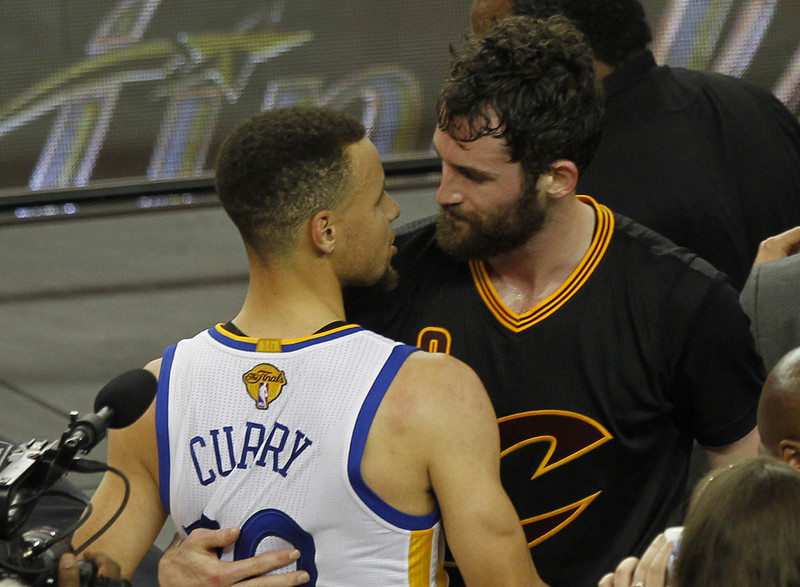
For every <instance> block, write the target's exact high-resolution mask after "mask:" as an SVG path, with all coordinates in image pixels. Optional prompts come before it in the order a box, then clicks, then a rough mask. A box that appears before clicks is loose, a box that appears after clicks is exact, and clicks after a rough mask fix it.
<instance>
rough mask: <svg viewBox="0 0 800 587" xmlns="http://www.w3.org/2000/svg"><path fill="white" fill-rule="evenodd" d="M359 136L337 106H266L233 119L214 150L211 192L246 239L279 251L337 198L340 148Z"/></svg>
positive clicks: (341, 180) (360, 130)
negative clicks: (242, 118) (238, 120)
mask: <svg viewBox="0 0 800 587" xmlns="http://www.w3.org/2000/svg"><path fill="white" fill-rule="evenodd" d="M364 136H365V130H364V126H363V125H362V124H361V123H360V122H358V121H357V120H356V119H355V118H353V117H352V116H350V115H348V114H345V113H343V112H338V111H335V110H331V109H329V108H321V107H300V106H297V107H289V108H278V109H274V110H267V111H266V112H262V113H260V114H257V115H255V116H252V117H251V118H248V119H247V120H245V121H243V122H242V123H240V124H239V125H238V126H237V127H236V128H235V129H234V130H233V132H231V134H230V135H228V137H227V138H226V139H225V141H224V142H223V143H222V146H221V147H220V150H219V153H218V155H217V168H216V187H217V194H218V196H219V198H220V201H221V202H222V205H223V207H224V208H225V211H226V212H227V213H228V216H230V218H231V220H233V223H234V224H235V225H236V227H237V228H238V229H239V232H240V233H241V235H242V238H243V239H244V241H245V243H246V244H247V245H249V246H251V247H252V248H254V249H255V250H257V251H272V252H280V251H281V250H282V249H284V248H285V247H286V246H287V245H289V244H290V243H291V242H292V241H293V239H294V238H295V236H296V235H297V232H298V231H299V230H300V228H301V227H302V226H303V224H304V223H305V222H306V221H307V220H308V219H309V218H310V217H311V216H313V215H314V214H315V213H317V212H318V211H320V210H325V209H331V208H333V207H335V206H336V204H338V203H339V202H340V201H342V199H343V197H344V195H345V192H346V188H347V182H348V180H349V170H350V166H349V162H348V161H347V159H346V157H345V156H344V151H345V149H346V148H347V147H349V146H350V145H352V144H354V143H357V142H358V141H360V140H361V139H363V138H364Z"/></svg>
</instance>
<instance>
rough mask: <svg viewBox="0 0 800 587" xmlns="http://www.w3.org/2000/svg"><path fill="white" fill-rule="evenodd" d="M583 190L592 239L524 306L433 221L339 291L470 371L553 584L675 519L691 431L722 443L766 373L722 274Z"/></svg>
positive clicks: (354, 313) (362, 313) (351, 315)
mask: <svg viewBox="0 0 800 587" xmlns="http://www.w3.org/2000/svg"><path fill="white" fill-rule="evenodd" d="M584 200H585V201H586V202H587V204H589V205H592V206H594V208H595V210H596V217H597V222H596V230H595V236H594V240H593V242H592V244H591V246H590V249H589V251H588V252H587V253H586V255H585V257H584V259H583V261H582V263H581V264H580V265H579V266H578V267H577V269H576V270H575V271H574V273H573V274H572V275H571V276H570V277H569V279H568V280H567V281H566V282H565V283H564V284H563V285H562V287H561V288H560V289H559V290H558V291H556V292H555V293H554V294H552V295H551V296H550V297H549V298H548V299H546V300H544V301H543V302H541V303H540V304H538V305H537V306H536V307H535V308H533V309H531V310H530V311H528V312H526V313H524V314H516V313H514V312H513V311H511V310H510V309H508V308H507V307H506V306H505V304H504V303H503V302H502V301H501V300H500V299H499V297H498V296H497V294H496V292H495V290H494V288H493V286H492V284H491V281H490V280H489V278H488V275H487V273H486V270H485V267H484V265H483V263H482V262H480V261H472V262H469V263H466V262H460V261H456V260H454V259H452V258H451V257H449V256H448V255H446V254H445V253H443V252H442V251H441V250H440V249H439V248H438V246H437V244H436V241H435V226H434V224H433V223H432V222H428V223H427V224H424V225H423V226H422V227H421V228H417V229H415V230H413V231H411V232H409V233H407V234H405V235H403V236H401V237H398V239H397V245H398V250H399V252H398V254H397V255H396V257H395V263H394V264H395V266H396V267H397V269H398V271H399V273H400V285H399V286H398V288H397V289H395V290H393V291H392V292H386V293H380V292H376V291H374V290H369V289H363V290H361V289H353V290H350V291H348V292H347V296H346V303H347V316H348V319H349V320H351V321H353V322H357V323H359V324H362V325H363V326H365V327H367V328H370V329H373V330H375V331H377V332H379V333H381V334H384V335H385V336H389V337H391V338H395V339H398V340H401V341H403V342H406V343H409V344H416V345H418V346H421V347H422V348H423V349H426V350H431V351H440V352H447V353H450V354H452V355H453V356H455V357H458V358H459V359H461V360H463V361H464V362H466V363H467V364H468V365H470V366H471V367H472V368H473V369H474V370H475V371H476V372H477V373H478V375H479V376H480V377H481V379H482V381H483V383H484V385H485V386H486V388H487V390H488V392H489V394H490V396H491V399H492V402H493V404H494V408H495V411H496V413H497V416H498V419H499V425H500V433H501V443H502V447H501V449H502V461H501V474H502V479H503V485H504V487H505V489H506V491H507V492H508V494H509V496H510V497H511V499H512V501H513V503H514V506H515V507H516V509H517V513H518V514H519V516H520V519H521V520H522V523H523V526H524V528H525V532H526V535H527V537H528V541H529V544H530V545H531V547H532V550H531V553H532V555H533V559H534V561H535V563H536V566H537V568H538V570H539V573H540V574H541V576H542V578H543V579H544V580H545V581H546V582H547V583H548V584H550V585H551V586H552V587H560V586H564V587H575V586H580V585H592V586H594V585H596V584H597V581H598V580H599V579H600V577H601V576H602V575H603V574H604V573H606V572H609V571H611V570H613V568H614V567H615V566H616V564H617V563H619V561H620V560H621V559H622V558H624V557H626V556H629V555H631V554H636V553H639V552H641V551H642V550H643V549H644V548H645V547H646V546H647V544H648V543H649V541H650V540H651V539H652V538H653V537H654V536H655V535H656V534H657V533H658V532H660V531H662V530H663V529H664V528H665V527H666V526H667V525H669V524H671V523H674V522H675V521H676V516H677V515H678V514H679V512H680V510H681V509H682V506H683V505H684V500H685V484H686V478H687V471H688V465H689V459H690V453H691V447H692V440H693V438H696V439H697V440H698V441H699V442H700V443H701V444H705V445H710V446H721V445H725V444H729V443H732V442H734V441H736V440H738V439H740V438H741V437H743V436H745V435H746V434H747V433H748V432H750V431H751V430H752V429H753V427H754V426H755V415H756V407H757V402H758V395H759V391H760V388H761V384H762V381H763V378H764V373H763V366H762V364H761V359H760V357H759V356H758V354H757V353H756V351H755V349H754V344H753V341H752V337H751V335H750V331H749V328H748V322H747V318H746V317H745V315H744V313H743V312H742V310H741V308H740V306H739V303H738V299H737V294H736V292H735V291H734V290H733V288H731V287H730V286H729V285H728V283H727V281H726V278H725V276H724V275H723V274H721V273H719V272H717V271H716V270H715V269H713V267H711V265H709V264H708V263H706V262H705V261H703V260H702V259H700V258H698V257H696V256H695V255H692V254H691V253H689V252H687V251H685V250H683V249H679V248H677V247H676V246H675V245H673V244H672V243H671V242H670V241H668V240H666V239H664V238H663V237H661V236H659V235H657V234H655V233H653V232H652V231H650V230H648V229H646V228H644V227H642V226H641V225H638V224H636V223H634V222H633V221H631V220H629V219H627V218H624V217H621V216H615V215H614V214H612V213H611V212H610V211H609V210H608V208H606V207H604V206H601V205H598V204H596V202H594V201H593V200H591V199H590V198H584ZM475 498H476V499H480V496H475ZM445 530H446V529H445ZM454 582H455V583H456V584H457V581H454Z"/></svg>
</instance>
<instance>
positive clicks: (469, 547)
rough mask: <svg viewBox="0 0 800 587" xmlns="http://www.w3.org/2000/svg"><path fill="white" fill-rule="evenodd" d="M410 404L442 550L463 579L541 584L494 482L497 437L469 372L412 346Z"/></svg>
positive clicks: (517, 524)
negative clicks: (416, 400)
mask: <svg viewBox="0 0 800 587" xmlns="http://www.w3.org/2000/svg"><path fill="white" fill-rule="evenodd" d="M419 358H420V359H423V360H422V361H416V363H415V364H416V366H418V367H421V368H419V369H417V370H415V372H414V378H415V379H416V378H418V379H417V381H416V382H415V388H416V389H418V390H420V391H421V393H422V394H424V397H425V399H426V401H425V403H424V408H423V409H420V410H419V412H421V413H418V412H415V413H414V416H415V420H416V421H417V422H418V425H419V426H418V430H417V433H418V435H419V436H418V437H419V438H420V439H421V440H422V442H423V443H424V449H423V450H425V451H426V456H427V459H428V474H429V477H430V483H431V485H432V487H433V491H434V493H435V495H436V499H437V501H438V503H439V507H440V509H441V512H442V520H443V523H444V527H445V533H446V535H447V541H448V544H449V546H450V550H451V551H452V553H453V556H454V557H455V559H456V563H457V564H458V567H459V570H460V571H461V574H462V576H463V578H464V581H465V582H466V584H467V585H469V586H470V587H472V586H482V585H486V586H489V585H491V586H492V587H501V586H521V585H544V583H543V582H542V581H541V579H540V578H539V576H538V574H537V572H536V569H535V567H534V565H533V561H532V560H531V555H530V551H529V549H528V546H527V543H526V540H525V536H524V533H523V531H522V526H521V524H520V522H519V517H518V516H517V513H516V511H515V510H514V507H513V505H512V504H511V501H510V499H509V498H508V496H507V495H506V493H505V491H504V490H503V487H502V485H501V482H500V437H499V431H498V428H497V420H496V417H495V413H494V410H493V408H492V405H491V403H490V401H489V397H488V396H487V394H486V390H485V389H484V387H483V385H482V384H481V382H480V380H479V379H478V377H477V375H476V374H475V373H474V372H473V371H472V370H471V369H470V368H469V367H467V366H466V365H464V364H463V363H461V362H459V361H456V360H455V359H453V358H452V357H449V356H447V355H427V354H422V353H419Z"/></svg>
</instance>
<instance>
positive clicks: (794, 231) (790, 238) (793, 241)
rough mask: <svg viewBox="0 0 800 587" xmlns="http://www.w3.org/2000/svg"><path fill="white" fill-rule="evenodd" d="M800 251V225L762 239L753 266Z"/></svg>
mask: <svg viewBox="0 0 800 587" xmlns="http://www.w3.org/2000/svg"><path fill="white" fill-rule="evenodd" d="M797 252H800V226H795V227H794V228H790V229H789V230H787V231H786V232H782V233H780V234H776V235H775V236H771V237H769V238H767V239H764V240H763V241H761V244H760V245H759V246H758V253H757V254H756V258H755V261H753V266H754V267H755V266H756V265H761V264H762V263H769V262H771V261H777V260H778V259H783V258H784V257H788V256H789V255H794V254H795V253H797Z"/></svg>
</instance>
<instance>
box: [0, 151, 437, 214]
mask: <svg viewBox="0 0 800 587" xmlns="http://www.w3.org/2000/svg"><path fill="white" fill-rule="evenodd" d="M384 170H385V172H386V183H387V187H388V188H389V189H392V188H393V189H413V188H420V187H427V186H431V185H434V184H435V183H436V181H437V180H438V173H439V170H440V164H439V161H438V160H437V159H435V158H432V157H429V158H419V159H407V160H393V161H387V162H385V163H384ZM216 206H219V200H218V199H217V197H216V193H215V191H214V178H213V175H212V174H211V173H209V174H206V175H203V176H199V177H196V178H191V179H180V180H153V181H150V180H142V179H141V178H136V179H130V180H115V181H108V182H95V183H93V184H92V185H91V186H88V187H81V188H63V189H55V190H41V191H32V190H28V191H25V190H6V191H2V190H0V226H3V225H10V224H14V225H20V224H25V223H30V222H43V221H52V220H69V219H77V218H89V217H99V216H118V215H122V214H138V213H144V212H155V211H159V212H165V211H170V210H176V211H177V210H185V209H187V208H207V207H216Z"/></svg>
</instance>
